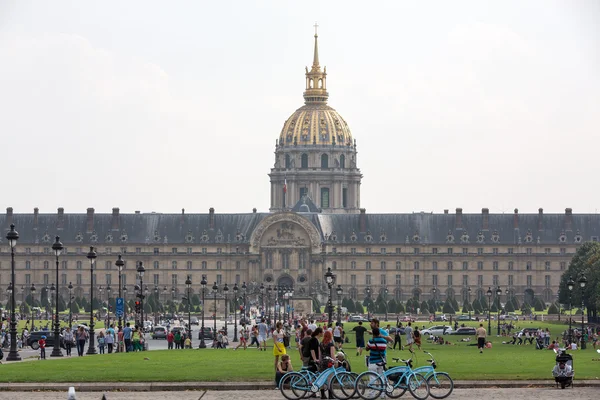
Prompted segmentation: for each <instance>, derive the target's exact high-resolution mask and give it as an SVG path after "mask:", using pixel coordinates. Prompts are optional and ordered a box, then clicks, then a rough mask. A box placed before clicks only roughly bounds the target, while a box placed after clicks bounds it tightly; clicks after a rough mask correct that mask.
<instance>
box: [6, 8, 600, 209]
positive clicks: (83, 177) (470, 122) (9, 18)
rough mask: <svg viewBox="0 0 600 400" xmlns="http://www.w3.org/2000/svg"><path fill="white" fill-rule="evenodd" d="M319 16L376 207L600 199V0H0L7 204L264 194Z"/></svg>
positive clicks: (234, 205)
mask: <svg viewBox="0 0 600 400" xmlns="http://www.w3.org/2000/svg"><path fill="white" fill-rule="evenodd" d="M375 3H377V4H379V5H373V4H375ZM491 3H493V4H491ZM315 21H318V23H319V26H320V28H319V45H320V61H321V65H325V66H327V72H328V90H329V93H330V97H329V105H331V106H332V107H334V108H335V109H336V110H337V111H338V112H339V113H340V114H341V115H342V116H343V117H344V119H345V120H346V121H347V122H348V124H349V126H350V129H351V131H352V134H353V136H354V138H355V139H356V140H357V144H358V151H359V157H358V166H359V167H360V169H361V171H362V173H363V175H364V177H363V181H362V188H361V194H362V196H361V206H362V207H365V208H366V209H367V212H368V213H375V212H380V213H388V212H390V213H392V212H394V213H405V212H413V211H426V212H430V211H433V212H436V213H438V212H443V209H450V210H454V209H455V208H456V207H462V208H463V210H464V212H465V213H473V212H475V213H478V212H481V208H482V207H488V208H489V209H490V212H512V210H513V209H514V208H519V210H520V212H537V209H538V208H539V207H543V208H544V210H545V212H564V209H565V208H566V207H572V208H573V211H574V212H575V213H583V212H590V213H595V212H597V211H598V210H600V162H599V157H598V152H599V150H600V2H599V1H593V0H589V1H576V0H574V1H568V0H565V1H548V0H543V1H522V0H521V1H496V2H491V1H485V2H484V1H471V2H467V1H451V2H449V1H427V2H425V1H418V2H401V1H389V2H365V1H326V2H325V1H308V0H307V1H301V2H299V1H294V2H292V1H246V0H244V1H242V0H240V1H148V0H143V1H109V0H103V1H93V2H92V1H79V0H77V1H76V0H73V1H60V0H53V1H51V2H50V1H42V0H39V1H28V0H8V1H7V0H2V1H0V154H1V157H0V160H1V161H2V166H3V168H2V175H3V178H2V185H1V187H0V207H2V209H4V208H6V207H9V206H10V207H13V208H14V211H15V212H19V213H20V212H28V213H30V212H33V208H34V207H39V208H40V212H43V213H55V212H56V209H57V207H64V208H65V212H68V213H84V212H85V209H86V208H87V207H94V208H95V209H96V212H110V210H111V208H112V207H120V209H121V212H133V211H135V210H141V211H142V212H150V211H156V212H165V213H167V212H180V210H181V208H185V209H186V212H202V213H204V212H207V211H208V208H209V207H215V209H216V212H251V210H252V208H253V207H256V208H257V209H258V210H259V211H267V210H268V208H269V198H270V197H269V190H270V184H269V178H268V176H267V174H268V173H269V170H270V168H271V167H272V166H273V163H274V153H273V152H274V146H275V140H276V139H277V138H278V136H279V133H280V131H281V128H282V126H283V123H284V121H285V120H286V119H287V118H288V117H289V116H290V115H291V114H292V113H293V112H294V110H296V109H297V108H299V107H301V106H302V105H303V98H302V92H303V90H304V67H305V66H307V65H308V66H310V64H311V62H312V51H313V47H312V46H313V36H312V35H313V32H314V31H313V27H312V26H313V24H314V23H315ZM0 212H3V211H0Z"/></svg>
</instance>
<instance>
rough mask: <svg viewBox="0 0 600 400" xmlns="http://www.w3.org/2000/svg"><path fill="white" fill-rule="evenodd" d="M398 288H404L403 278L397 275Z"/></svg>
mask: <svg viewBox="0 0 600 400" xmlns="http://www.w3.org/2000/svg"><path fill="white" fill-rule="evenodd" d="M396 286H402V277H401V276H400V275H396Z"/></svg>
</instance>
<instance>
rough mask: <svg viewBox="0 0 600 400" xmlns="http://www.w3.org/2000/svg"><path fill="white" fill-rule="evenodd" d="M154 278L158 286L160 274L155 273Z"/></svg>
mask: <svg viewBox="0 0 600 400" xmlns="http://www.w3.org/2000/svg"><path fill="white" fill-rule="evenodd" d="M152 278H153V282H154V286H158V285H159V284H160V282H159V279H160V275H159V274H153V275H152Z"/></svg>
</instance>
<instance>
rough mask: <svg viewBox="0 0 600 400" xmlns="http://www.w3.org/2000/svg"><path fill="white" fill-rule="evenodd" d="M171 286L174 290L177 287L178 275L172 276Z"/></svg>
mask: <svg viewBox="0 0 600 400" xmlns="http://www.w3.org/2000/svg"><path fill="white" fill-rule="evenodd" d="M171 286H173V287H174V288H175V287H177V275H176V274H172V275H171Z"/></svg>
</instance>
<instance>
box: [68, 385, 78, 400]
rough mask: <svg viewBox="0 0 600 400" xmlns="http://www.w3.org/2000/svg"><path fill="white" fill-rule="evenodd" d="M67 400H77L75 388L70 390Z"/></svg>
mask: <svg viewBox="0 0 600 400" xmlns="http://www.w3.org/2000/svg"><path fill="white" fill-rule="evenodd" d="M67 400H77V397H76V396H75V388H74V387H73V386H71V387H70V388H69V392H68V393H67Z"/></svg>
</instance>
